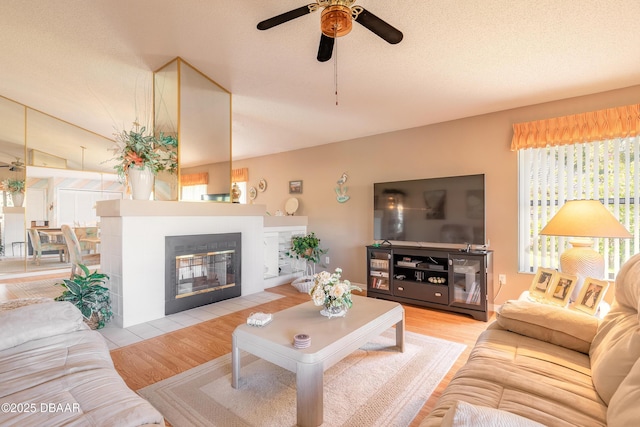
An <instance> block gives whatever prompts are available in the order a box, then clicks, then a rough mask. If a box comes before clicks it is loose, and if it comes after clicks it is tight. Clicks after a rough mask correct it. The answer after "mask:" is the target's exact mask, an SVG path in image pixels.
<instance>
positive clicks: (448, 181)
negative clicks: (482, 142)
mask: <svg viewBox="0 0 640 427" xmlns="http://www.w3.org/2000/svg"><path fill="white" fill-rule="evenodd" d="M484 187H485V180H484V174H480V175H465V176H453V177H443V178H427V179H416V180H411V181H396V182H379V183H375V184H373V193H374V197H373V199H374V201H373V205H374V207H373V213H374V214H373V215H374V218H373V223H374V231H373V238H374V240H378V241H384V240H387V241H389V242H390V243H395V242H400V243H402V242H415V243H420V244H430V245H441V246H455V245H459V244H463V245H469V244H470V245H473V246H483V245H485V243H486V241H485V239H486V235H485V197H484V195H485V192H484Z"/></svg>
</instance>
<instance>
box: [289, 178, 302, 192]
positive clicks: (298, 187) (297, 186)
mask: <svg viewBox="0 0 640 427" xmlns="http://www.w3.org/2000/svg"><path fill="white" fill-rule="evenodd" d="M289 194H302V181H289Z"/></svg>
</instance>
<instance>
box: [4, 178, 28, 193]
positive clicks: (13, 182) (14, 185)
mask: <svg viewBox="0 0 640 427" xmlns="http://www.w3.org/2000/svg"><path fill="white" fill-rule="evenodd" d="M2 189H3V190H4V191H7V192H9V193H24V179H14V178H7V179H5V180H4V181H2Z"/></svg>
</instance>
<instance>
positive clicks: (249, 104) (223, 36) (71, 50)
mask: <svg viewBox="0 0 640 427" xmlns="http://www.w3.org/2000/svg"><path fill="white" fill-rule="evenodd" d="M307 1H308V0H307ZM304 4H305V2H304V1H303V0H302V1H301V0H279V1H269V2H267V1H257V0H226V1H221V0H208V1H201V0H180V1H175V0H91V1H83V0H56V1H47V0H33V1H24V0H2V1H1V2H0V57H1V58H2V60H1V61H0V95H4V96H6V97H8V98H11V99H13V100H16V101H19V102H22V103H24V104H27V105H29V106H32V107H34V108H36V109H39V110H42V111H44V112H47V113H50V114H53V115H54V116H57V117H60V118H62V119H64V120H67V121H69V122H72V123H75V124H78V125H80V126H83V127H85V128H87V129H89V130H91V131H94V132H97V133H99V134H102V135H104V136H107V137H110V136H111V135H112V133H113V131H114V128H122V127H129V125H130V123H131V122H133V121H134V120H135V119H136V118H138V119H139V120H144V117H145V116H147V115H148V114H149V113H150V112H151V106H150V99H151V89H152V84H151V75H152V74H151V72H152V71H153V70H155V69H157V68H158V67H160V66H162V65H164V64H165V63H167V62H168V61H170V60H171V59H173V58H175V57H176V56H180V57H182V58H184V59H185V60H186V61H188V62H189V63H191V64H192V65H194V66H195V67H196V68H198V69H199V70H201V71H202V72H203V73H205V74H206V75H208V76H209V77H210V78H212V79H213V80H215V81H216V82H217V83H219V84H220V85H221V86H223V87H225V88H226V89H228V90H229V91H231V92H232V93H233V147H234V158H246V157H253V156H258V155H263V154H268V153H273V152H280V151H288V150H292V149H296V148H302V147H306V146H313V145H319V144H326V143H330V142H336V141H342V140H348V139H352V138H358V137H362V136H367V135H372V134H379V133H384V132H390V131H394V130H399V129H405V128H411V127H417V126H422V125H426V124H431V123H436V122H442V121H447V120H452V119H456V118H461V117H467V116H473V115H478V114H483V113H488V112H493V111H499V110H504V109H509V108H515V107H519V106H524V105H531V104H536V103H540V102H545V101H550V100H556V99H562V98H567V97H573V96H579V95H584V94H590V93H595V92H601V91H605V90H610V89H617V88H622V87H628V86H632V85H636V84H640V32H638V31H637V18H638V16H640V1H638V0H616V1H604V2H603V1H591V0H583V1H577V0H576V1H569V0H565V1H562V0H537V1H535V2H532V1H524V0H515V1H514V0H483V1H481V2H475V1H471V0H431V1H423V0H406V1H401V2H399V1H380V0H360V1H358V2H357V4H359V5H361V6H363V7H365V8H366V9H367V10H369V11H371V12H373V13H374V14H376V15H377V16H379V17H381V18H382V19H384V20H386V21H388V22H389V23H390V24H392V25H393V26H395V27H397V28H398V29H400V30H401V31H402V32H403V33H404V39H403V40H402V42H401V43H399V44H397V45H390V44H388V43H386V42H384V41H383V40H382V39H380V38H379V37H377V36H375V35H374V34H373V33H371V32H369V31H368V30H367V29H365V28H364V27H362V26H361V25H358V24H357V23H356V24H354V28H353V31H352V32H351V33H350V34H348V35H347V36H345V37H342V38H340V39H338V44H337V58H338V61H337V76H338V78H337V84H338V100H339V105H337V106H336V96H335V93H334V92H335V90H334V87H335V79H334V67H335V66H336V63H335V62H334V61H333V60H331V61H329V62H326V63H319V62H318V61H317V60H316V59H315V58H316V53H317V48H318V42H319V39H320V32H319V19H320V13H319V12H316V13H313V14H309V15H306V16H303V17H301V18H298V19H296V20H294V21H291V22H288V23H285V24H283V25H280V26H278V27H275V28H272V29H270V30H267V31H258V30H257V29H256V24H257V23H258V22H259V21H261V20H263V19H266V18H269V17H272V16H274V15H277V14H279V13H282V12H285V11H288V10H291V9H294V8H297V7H300V6H302V5H304ZM334 56H335V52H334Z"/></svg>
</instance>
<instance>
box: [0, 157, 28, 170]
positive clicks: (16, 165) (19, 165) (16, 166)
mask: <svg viewBox="0 0 640 427" xmlns="http://www.w3.org/2000/svg"><path fill="white" fill-rule="evenodd" d="M24 167H25V164H24V163H23V162H22V160H20V157H16V160H15V161H14V162H11V163H9V164H4V165H0V168H9V170H10V171H11V172H15V171H21V170H23V169H24Z"/></svg>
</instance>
